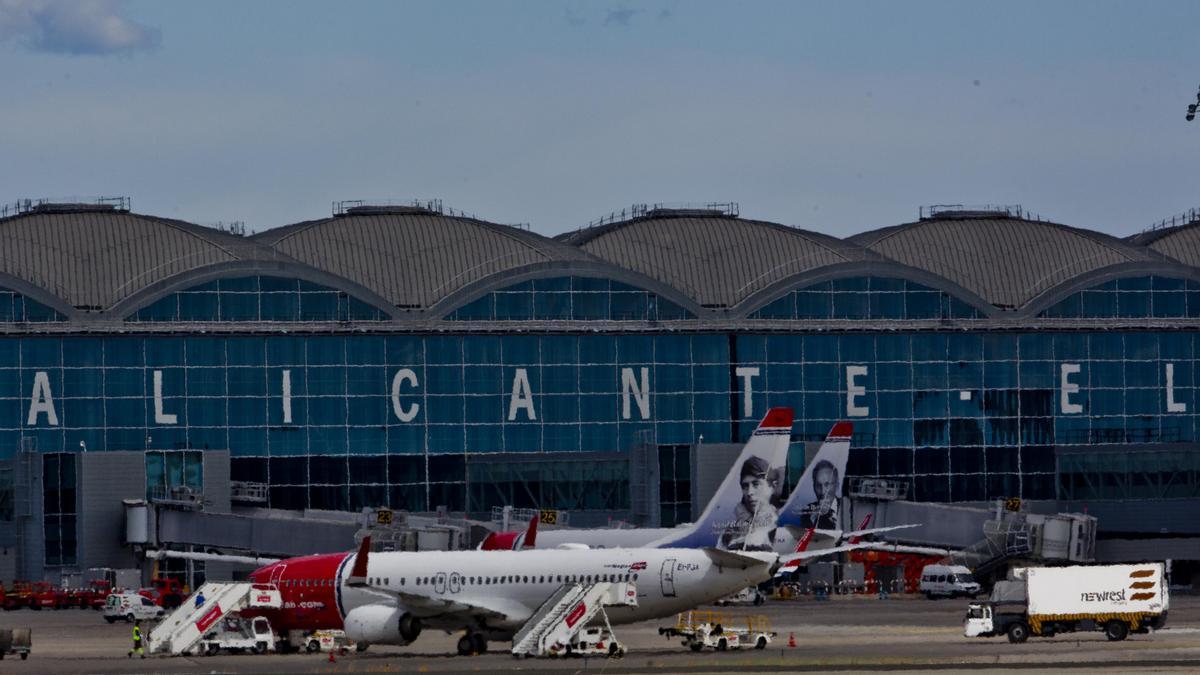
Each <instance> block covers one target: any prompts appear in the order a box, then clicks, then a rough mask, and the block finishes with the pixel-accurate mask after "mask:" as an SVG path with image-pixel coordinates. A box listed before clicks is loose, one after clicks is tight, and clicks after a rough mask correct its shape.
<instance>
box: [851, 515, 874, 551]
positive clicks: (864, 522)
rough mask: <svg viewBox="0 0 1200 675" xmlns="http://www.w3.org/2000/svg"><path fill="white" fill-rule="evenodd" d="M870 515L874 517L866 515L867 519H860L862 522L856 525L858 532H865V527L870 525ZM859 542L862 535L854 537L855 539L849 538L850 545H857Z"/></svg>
mask: <svg viewBox="0 0 1200 675" xmlns="http://www.w3.org/2000/svg"><path fill="white" fill-rule="evenodd" d="M872 515H874V514H871V513H868V514H867V517H866V518H863V519H862V522H861V523H859V524H858V529H860V530H865V529H867V525H870V524H871V516H872ZM860 541H862V535H859V536H855V537H850V543H851V544H857V543H858V542H860Z"/></svg>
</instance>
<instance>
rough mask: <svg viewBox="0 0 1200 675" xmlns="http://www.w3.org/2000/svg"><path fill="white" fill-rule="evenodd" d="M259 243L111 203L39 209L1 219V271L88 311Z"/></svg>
mask: <svg viewBox="0 0 1200 675" xmlns="http://www.w3.org/2000/svg"><path fill="white" fill-rule="evenodd" d="M258 248H261V247H258V246H255V245H253V244H251V243H250V242H248V241H246V240H244V239H242V238H240V237H236V236H233V235H229V234H226V233H224V232H221V231H219V230H215V229H212V228H206V227H201V226H198V225H193V224H190V223H185V222H182V221H177V220H168V219H165V218H156V217H153V216H145V215H139V214H135V213H130V212H128V211H123V210H117V209H111V208H109V209H105V208H94V207H81V208H79V209H70V208H66V209H64V208H47V209H33V210H31V211H28V212H26V213H23V214H20V215H16V216H12V217H9V218H4V219H0V273H5V274H8V275H11V276H13V277H16V278H18V279H21V280H24V281H26V282H28V283H29V284H31V285H33V286H37V287H39V288H42V289H45V290H46V291H47V292H49V293H50V294H52V295H54V296H56V297H58V298H60V299H61V300H62V301H63V303H64V304H65V305H69V306H73V307H76V308H80V309H84V310H87V311H98V310H104V309H107V308H109V307H112V306H113V305H114V304H116V303H117V302H119V301H120V300H121V299H122V298H125V297H127V296H129V295H130V294H132V293H134V292H136V291H137V290H139V289H141V288H144V287H146V286H148V285H150V284H154V283H156V282H159V281H162V280H163V279H166V278H168V277H171V276H174V275H177V274H181V273H184V272H187V271H189V270H192V269H195V268H198V267H204V266H207V265H213V264H217V263H224V262H231V261H236V260H239V259H241V258H242V257H244V256H245V255H247V253H250V254H251V255H252V254H253V252H252V251H253V249H258ZM247 249H251V251H247ZM268 252H269V251H268Z"/></svg>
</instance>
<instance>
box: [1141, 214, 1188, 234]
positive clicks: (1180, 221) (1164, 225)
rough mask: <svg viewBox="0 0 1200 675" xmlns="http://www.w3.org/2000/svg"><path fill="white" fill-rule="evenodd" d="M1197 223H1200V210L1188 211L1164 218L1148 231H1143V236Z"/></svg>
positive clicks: (1148, 228) (1147, 229)
mask: <svg viewBox="0 0 1200 675" xmlns="http://www.w3.org/2000/svg"><path fill="white" fill-rule="evenodd" d="M1197 222H1200V208H1198V209H1188V210H1187V211H1184V212H1183V213H1179V214H1176V215H1174V216H1171V217H1170V218H1163V219H1162V220H1160V221H1158V222H1157V223H1154V224H1152V225H1150V226H1149V227H1147V228H1146V229H1144V230H1142V234H1145V233H1147V232H1154V231H1156V230H1166V229H1169V228H1172V227H1175V226H1177V225H1191V224H1192V223H1197Z"/></svg>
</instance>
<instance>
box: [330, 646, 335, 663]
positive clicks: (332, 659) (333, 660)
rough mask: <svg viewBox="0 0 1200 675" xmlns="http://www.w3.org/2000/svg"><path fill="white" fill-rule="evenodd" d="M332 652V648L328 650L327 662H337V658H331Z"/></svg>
mask: <svg viewBox="0 0 1200 675" xmlns="http://www.w3.org/2000/svg"><path fill="white" fill-rule="evenodd" d="M333 652H334V650H332V649H330V650H329V662H330V663H337V659H335V658H333Z"/></svg>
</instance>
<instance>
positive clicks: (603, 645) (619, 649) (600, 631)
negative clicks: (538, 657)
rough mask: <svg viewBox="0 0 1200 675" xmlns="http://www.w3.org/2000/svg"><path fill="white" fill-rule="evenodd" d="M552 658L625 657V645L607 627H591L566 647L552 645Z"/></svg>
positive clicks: (550, 650)
mask: <svg viewBox="0 0 1200 675" xmlns="http://www.w3.org/2000/svg"><path fill="white" fill-rule="evenodd" d="M546 653H547V654H549V655H550V656H615V657H618V658H620V657H622V656H625V645H623V644H621V643H620V642H619V641H617V639H616V638H615V637H613V634H612V630H611V629H609V628H607V627H600V626H590V627H588V628H584V629H583V630H581V631H579V632H578V633H576V634H575V635H574V637H572V638H571V641H570V642H568V643H567V645H566V646H565V647H559V646H558V645H551V646H550V647H549V649H547V651H546Z"/></svg>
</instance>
